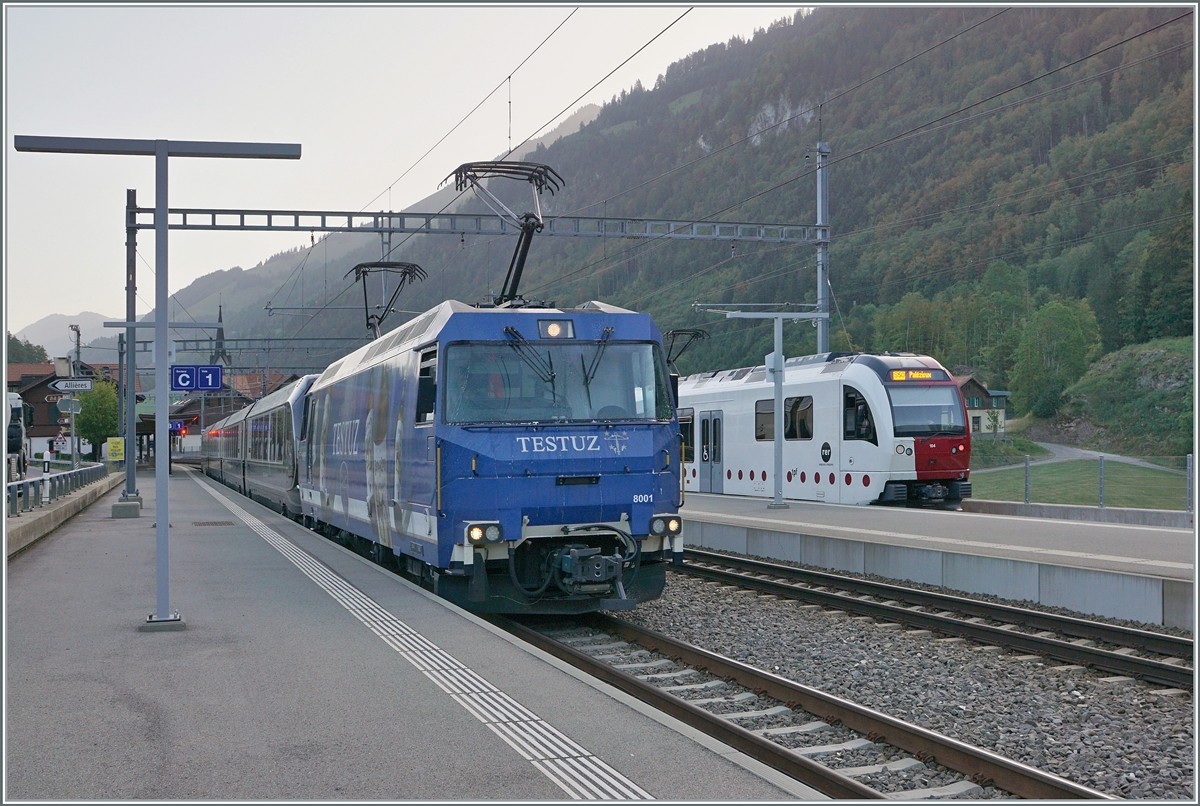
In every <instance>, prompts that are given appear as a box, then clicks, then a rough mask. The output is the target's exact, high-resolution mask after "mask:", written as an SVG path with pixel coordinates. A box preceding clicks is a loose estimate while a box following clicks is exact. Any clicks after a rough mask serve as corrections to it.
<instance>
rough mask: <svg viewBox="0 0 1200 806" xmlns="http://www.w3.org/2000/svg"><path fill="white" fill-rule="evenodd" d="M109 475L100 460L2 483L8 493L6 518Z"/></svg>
mask: <svg viewBox="0 0 1200 806" xmlns="http://www.w3.org/2000/svg"><path fill="white" fill-rule="evenodd" d="M107 475H108V466H107V465H105V464H104V463H103V462H94V463H93V462H89V463H87V464H85V465H84V466H83V467H80V468H78V469H77V470H68V471H65V472H63V473H55V474H53V475H50V476H42V477H41V478H36V479H22V480H21V481H10V482H8V484H6V485H5V488H6V489H5V493H6V495H7V496H8V500H7V507H8V517H10V518H19V517H20V516H21V513H22V512H30V511H32V510H34V509H37V508H40V507H43V506H46V505H48V504H51V503H53V502H54V501H57V500H58V499H59V498H62V497H63V496H66V495H70V494H71V493H73V492H75V491H76V490H78V489H79V488H81V487H84V486H86V485H88V484H91V483H93V482H96V481H99V480H100V479H102V478H104V477H105V476H107Z"/></svg>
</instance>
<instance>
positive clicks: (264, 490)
mask: <svg viewBox="0 0 1200 806" xmlns="http://www.w3.org/2000/svg"><path fill="white" fill-rule="evenodd" d="M318 377H319V376H318V375H305V376H304V377H303V378H300V379H298V380H297V381H296V382H295V383H292V384H289V385H288V386H285V387H284V388H282V389H278V390H276V391H274V392H272V393H271V394H269V395H267V396H266V397H264V398H262V399H260V400H257V401H255V403H254V405H253V406H251V407H250V408H249V409H248V411H247V413H246V418H245V428H244V429H243V434H244V436H243V439H244V446H243V447H244V456H245V458H244V469H243V474H244V476H243V478H244V481H245V492H244V494H245V495H246V496H247V497H248V498H253V499H254V500H255V501H258V502H259V503H260V504H264V505H266V506H268V507H270V508H271V509H274V510H276V511H277V512H281V513H283V514H284V515H285V516H293V517H294V516H299V515H300V510H301V507H300V489H299V486H298V482H299V457H300V452H301V450H303V448H304V443H303V441H302V440H298V439H297V436H298V435H302V434H303V433H304V410H305V405H304V402H305V394H306V393H307V392H308V389H309V387H310V386H312V384H313V381H315V380H316V379H317V378H318Z"/></svg>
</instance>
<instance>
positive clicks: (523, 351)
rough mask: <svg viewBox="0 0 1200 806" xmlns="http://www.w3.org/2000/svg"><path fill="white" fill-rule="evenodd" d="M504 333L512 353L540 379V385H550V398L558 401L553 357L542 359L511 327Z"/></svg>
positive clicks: (505, 329) (548, 356)
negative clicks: (508, 340)
mask: <svg viewBox="0 0 1200 806" xmlns="http://www.w3.org/2000/svg"><path fill="white" fill-rule="evenodd" d="M504 332H505V333H506V334H507V335H508V336H509V337H510V338H512V339H513V340H512V341H511V342H509V343H508V346H509V347H512V348H513V352H515V353H516V354H517V357H519V358H520V359H521V360H522V361H524V362H525V365H526V366H528V367H529V368H530V369H532V370H533V371H534V374H536V375H537V376H538V378H540V379H541V381H542V383H548V384H550V398H551V399H552V400H554V401H555V402H557V401H558V395H557V393H556V392H555V388H554V357H553V356H551V355H550V354H549V353H547V354H546V359H549V360H548V361H547V360H545V359H543V358H542V357H541V355H539V354H538V351H537V350H535V349H534V348H533V346H532V345H531V344H530V343H529V340H528V339H526V338H525V337H524V336H522V335H521V331H519V330H517V329H516V328H515V327H512V326H511V325H509V326H507V327H505V328H504Z"/></svg>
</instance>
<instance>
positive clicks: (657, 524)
mask: <svg viewBox="0 0 1200 806" xmlns="http://www.w3.org/2000/svg"><path fill="white" fill-rule="evenodd" d="M682 529H683V521H681V520H680V519H679V517H678V516H676V515H655V516H654V517H653V518H651V519H650V534H652V535H655V536H657V537H662V536H663V535H677V534H679V533H680V531H682Z"/></svg>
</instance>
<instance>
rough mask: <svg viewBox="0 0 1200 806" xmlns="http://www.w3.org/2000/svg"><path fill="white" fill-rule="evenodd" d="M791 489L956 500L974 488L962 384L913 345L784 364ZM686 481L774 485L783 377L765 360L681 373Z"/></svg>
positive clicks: (874, 500)
mask: <svg viewBox="0 0 1200 806" xmlns="http://www.w3.org/2000/svg"><path fill="white" fill-rule="evenodd" d="M783 393H784V406H783V410H784V412H783V413H784V445H783V467H784V476H783V496H784V497H785V498H789V499H795V500H805V501H824V502H828V503H841V504H893V505H907V506H935V507H940V508H946V509H957V508H959V507H960V506H961V503H962V499H964V498H967V497H969V496H970V495H971V482H970V481H969V478H970V456H971V435H970V433H969V432H968V430H967V428H966V409H965V408H964V405H963V400H962V396H961V394H960V393H959V390H958V386H957V384H956V383H955V382H954V379H953V378H952V377H951V375H950V373H949V372H947V371H946V369H945V368H944V367H942V366H941V365H940V364H939V363H938V362H937V361H935V360H934V359H932V358H930V357H928V356H921V355H913V354H911V353H899V354H897V353H881V354H868V353H849V354H847V353H823V354H820V355H814V356H805V357H801V358H793V359H789V360H788V361H786V362H785V364H784V382H783ZM679 422H680V429H681V433H682V434H683V442H684V453H685V456H684V473H685V477H686V478H685V485H684V486H685V489H686V490H694V491H696V492H704V493H729V494H736V495H750V496H774V492H775V482H774V480H773V479H772V478H771V476H770V471H772V470H773V469H774V466H775V465H774V457H775V453H774V451H775V445H774V438H775V432H774V429H775V386H774V381H773V379H772V378H770V376H769V374H768V373H767V372H766V368H765V367H763V366H758V367H744V368H741V369H734V370H723V371H717V372H704V373H699V374H695V375H690V376H688V377H687V378H684V379H682V380H681V381H680V383H679Z"/></svg>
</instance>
